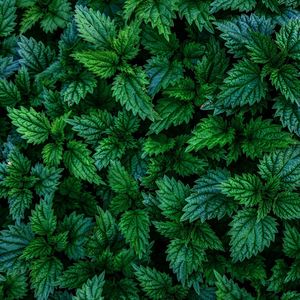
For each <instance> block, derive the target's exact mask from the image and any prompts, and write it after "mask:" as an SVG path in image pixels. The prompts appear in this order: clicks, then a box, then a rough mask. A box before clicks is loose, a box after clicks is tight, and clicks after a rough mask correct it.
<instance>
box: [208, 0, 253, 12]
mask: <svg viewBox="0 0 300 300" xmlns="http://www.w3.org/2000/svg"><path fill="white" fill-rule="evenodd" d="M255 5H256V0H214V1H213V2H212V4H211V12H212V13H215V12H217V11H219V10H221V9H222V10H226V9H231V10H239V11H250V10H252V9H253V8H254V7H255Z"/></svg>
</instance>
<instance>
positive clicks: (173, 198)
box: [156, 176, 190, 220]
mask: <svg viewBox="0 0 300 300" xmlns="http://www.w3.org/2000/svg"><path fill="white" fill-rule="evenodd" d="M156 184H157V186H158V188H159V190H157V191H156V193H157V198H158V201H159V206H158V207H159V208H160V209H161V211H162V214H163V215H164V216H166V217H167V218H169V219H171V220H179V219H180V217H181V215H182V209H183V207H184V204H185V201H184V200H185V199H186V198H187V197H188V195H189V194H190V189H189V187H188V186H186V185H184V184H183V183H182V182H181V181H177V180H175V179H174V178H169V177H167V176H164V177H163V178H162V179H160V180H157V181H156Z"/></svg>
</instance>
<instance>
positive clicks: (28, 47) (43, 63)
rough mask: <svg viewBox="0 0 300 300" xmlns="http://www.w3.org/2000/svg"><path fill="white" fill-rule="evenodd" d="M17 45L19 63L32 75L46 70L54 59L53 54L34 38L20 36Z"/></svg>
mask: <svg viewBox="0 0 300 300" xmlns="http://www.w3.org/2000/svg"><path fill="white" fill-rule="evenodd" d="M18 45H19V55H20V56H21V60H20V63H21V64H22V65H24V66H26V67H27V68H28V71H29V72H30V73H32V74H34V75H35V74H38V73H41V72H42V71H44V70H46V69H47V68H48V66H49V65H51V63H52V62H53V60H54V58H55V52H54V51H52V50H51V49H50V47H48V46H45V45H44V44H43V43H42V42H37V41H36V40H35V39H34V38H32V37H31V38H29V39H28V38H26V37H24V36H21V38H20V42H19V43H18Z"/></svg>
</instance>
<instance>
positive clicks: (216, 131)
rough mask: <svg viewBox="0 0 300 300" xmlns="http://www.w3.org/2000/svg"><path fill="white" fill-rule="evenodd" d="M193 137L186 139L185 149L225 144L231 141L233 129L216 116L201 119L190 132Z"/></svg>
mask: <svg viewBox="0 0 300 300" xmlns="http://www.w3.org/2000/svg"><path fill="white" fill-rule="evenodd" d="M192 134H193V137H191V138H190V139H189V140H188V144H189V146H188V147H187V149H186V151H199V150H201V149H203V148H205V147H207V148H208V149H212V148H214V147H216V146H221V147H223V146H225V145H226V144H230V143H232V142H233V140H234V138H235V129H234V128H232V127H230V126H229V124H228V123H227V121H225V120H223V118H221V117H218V116H209V117H208V118H205V119H202V120H201V122H200V123H198V125H197V126H196V128H195V129H194V130H193V132H192Z"/></svg>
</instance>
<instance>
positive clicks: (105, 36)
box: [75, 5, 116, 49]
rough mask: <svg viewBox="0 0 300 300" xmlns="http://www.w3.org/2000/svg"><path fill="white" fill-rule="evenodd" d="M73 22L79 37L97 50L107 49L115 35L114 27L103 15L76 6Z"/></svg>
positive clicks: (112, 22)
mask: <svg viewBox="0 0 300 300" xmlns="http://www.w3.org/2000/svg"><path fill="white" fill-rule="evenodd" d="M75 21H76V24H77V28H78V31H79V35H80V36H81V37H82V38H83V39H84V40H86V41H87V42H90V43H92V44H94V45H96V46H97V47H98V48H106V49H107V48H109V47H110V45H111V42H112V39H113V38H114V36H115V35H116V25H115V23H114V21H112V20H111V19H110V18H109V17H107V16H105V14H101V13H100V11H94V10H93V9H92V8H90V9H88V8H86V7H83V6H80V5H77V6H76V9H75Z"/></svg>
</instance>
